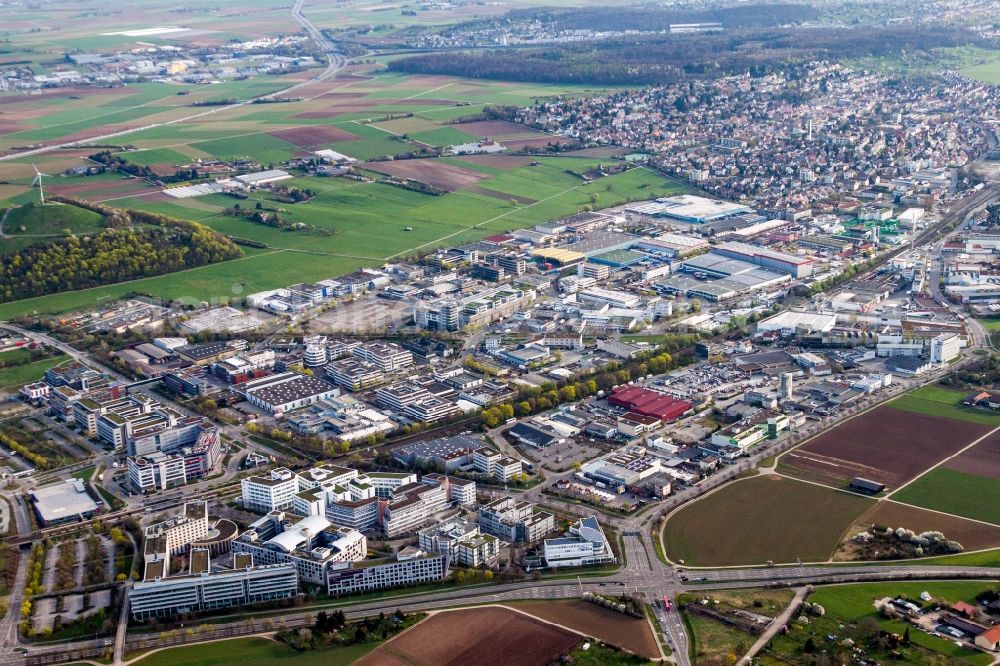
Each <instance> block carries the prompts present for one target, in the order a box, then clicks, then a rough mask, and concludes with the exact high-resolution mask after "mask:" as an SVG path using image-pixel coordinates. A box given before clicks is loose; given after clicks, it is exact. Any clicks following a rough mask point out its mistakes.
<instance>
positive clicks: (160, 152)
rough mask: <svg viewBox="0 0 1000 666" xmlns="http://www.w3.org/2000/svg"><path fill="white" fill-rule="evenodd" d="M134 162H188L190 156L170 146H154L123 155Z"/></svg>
mask: <svg viewBox="0 0 1000 666" xmlns="http://www.w3.org/2000/svg"><path fill="white" fill-rule="evenodd" d="M122 157H124V158H125V159H126V160H128V161H129V162H131V163H132V164H139V165H149V164H187V163H188V162H190V161H191V160H190V158H188V156H187V155H185V154H183V153H179V152H177V151H176V150H171V149H170V148H152V149H150V150H136V151H132V152H128V153H125V154H123V155H122Z"/></svg>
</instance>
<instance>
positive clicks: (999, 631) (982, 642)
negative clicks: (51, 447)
mask: <svg viewBox="0 0 1000 666" xmlns="http://www.w3.org/2000/svg"><path fill="white" fill-rule="evenodd" d="M976 645H978V646H979V647H981V648H984V649H986V650H993V651H994V652H1000V625H997V626H995V627H990V628H989V629H987V630H986V631H984V632H983V633H981V634H979V635H978V636H976Z"/></svg>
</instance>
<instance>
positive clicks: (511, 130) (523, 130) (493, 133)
mask: <svg viewBox="0 0 1000 666" xmlns="http://www.w3.org/2000/svg"><path fill="white" fill-rule="evenodd" d="M454 127H455V128H456V129H459V130H461V131H463V132H465V133H466V134H471V135H472V136H488V137H491V138H503V137H505V136H522V137H528V136H531V135H532V134H538V132H536V131H535V130H533V129H531V128H530V127H525V126H524V125H518V124H517V123H512V122H508V121H506V120H477V121H475V122H471V123H461V124H459V125H455V126H454Z"/></svg>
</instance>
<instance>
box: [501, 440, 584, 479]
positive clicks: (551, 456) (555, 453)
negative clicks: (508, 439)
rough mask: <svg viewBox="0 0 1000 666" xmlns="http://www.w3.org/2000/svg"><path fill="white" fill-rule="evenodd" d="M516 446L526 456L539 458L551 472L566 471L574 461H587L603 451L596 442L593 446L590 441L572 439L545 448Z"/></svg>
mask: <svg viewBox="0 0 1000 666" xmlns="http://www.w3.org/2000/svg"><path fill="white" fill-rule="evenodd" d="M516 448H517V450H518V451H520V452H523V453H524V454H525V457H526V458H528V459H529V460H537V461H538V462H539V463H540V464H541V465H542V467H544V468H545V469H547V470H549V471H551V472H564V471H566V470H568V469H570V468H571V467H573V463H574V462H576V461H577V460H579V461H580V462H586V461H587V460H590V459H591V458H593V457H594V456H597V455H599V454H601V453H603V451H602V450H601V449H600V448H598V447H597V446H596V443H595V445H593V446H592V445H590V444H589V443H586V444H585V443H580V442H575V441H573V440H572V439H567V440H566V443H565V444H553V445H552V446H549V447H546V448H544V449H536V448H535V447H533V446H526V445H524V444H518V445H517V446H516Z"/></svg>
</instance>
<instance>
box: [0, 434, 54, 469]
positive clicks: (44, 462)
mask: <svg viewBox="0 0 1000 666" xmlns="http://www.w3.org/2000/svg"><path fill="white" fill-rule="evenodd" d="M0 444H3V445H4V446H5V447H7V448H8V449H10V450H11V451H13V452H14V453H17V454H19V455H21V456H23V457H24V458H25V459H26V460H29V461H31V464H33V465H34V466H35V467H36V468H37V469H40V470H41V469H47V468H48V467H49V465H51V462H50V461H49V459H48V458H46V457H45V456H43V455H41V454H39V453H35V452H34V451H32V450H31V449H29V448H28V447H26V446H24V445H23V444H21V443H20V442H19V441H17V440H16V439H14V438H13V437H11V436H10V435H8V434H7V433H3V432H0Z"/></svg>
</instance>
